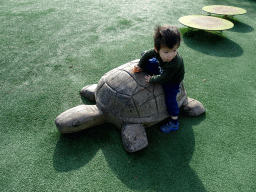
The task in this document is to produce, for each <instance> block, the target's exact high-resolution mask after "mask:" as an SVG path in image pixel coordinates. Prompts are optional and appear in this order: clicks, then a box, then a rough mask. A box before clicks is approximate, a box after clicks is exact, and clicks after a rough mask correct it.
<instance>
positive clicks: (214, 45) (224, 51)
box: [181, 28, 244, 57]
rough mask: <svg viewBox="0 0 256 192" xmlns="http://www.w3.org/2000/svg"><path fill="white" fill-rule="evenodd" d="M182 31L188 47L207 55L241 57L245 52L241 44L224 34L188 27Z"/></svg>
mask: <svg viewBox="0 0 256 192" xmlns="http://www.w3.org/2000/svg"><path fill="white" fill-rule="evenodd" d="M181 33H182V35H183V40H184V43H185V44H186V45H187V46H188V47H190V48H192V49H194V50H196V51H199V52H201V53H204V54H207V55H212V56H216V57H239V56H241V55H243V52H244V51H243V49H242V47H241V46H240V45H238V44H237V43H236V42H234V41H232V40H230V39H228V38H226V37H225V36H224V35H222V34H218V33H215V32H207V31H203V30H191V29H187V28H183V29H181ZM224 33H225V32H224Z"/></svg>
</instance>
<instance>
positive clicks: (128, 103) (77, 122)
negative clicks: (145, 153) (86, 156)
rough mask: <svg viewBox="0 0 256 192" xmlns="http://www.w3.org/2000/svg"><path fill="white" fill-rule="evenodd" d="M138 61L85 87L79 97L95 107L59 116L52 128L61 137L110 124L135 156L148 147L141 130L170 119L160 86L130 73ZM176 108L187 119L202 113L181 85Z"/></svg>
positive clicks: (123, 66)
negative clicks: (82, 97)
mask: <svg viewBox="0 0 256 192" xmlns="http://www.w3.org/2000/svg"><path fill="white" fill-rule="evenodd" d="M138 62H139V60H134V61H131V62H129V63H127V64H124V65H121V66H120V67H117V68H115V69H113V70H111V71H109V72H107V73H106V74H105V75H103V76H102V78H101V79H100V80H99V82H98V84H97V85H96V84H93V85H88V86H85V87H84V88H83V89H82V90H81V92H80V93H81V95H82V96H84V97H87V98H89V99H91V100H95V101H96V105H79V106H77V107H74V108H71V109H69V110H67V111H65V112H63V113H62V114H60V115H59V116H58V117H57V118H56V120H55V124H56V126H57V128H58V129H59V130H60V131H61V132H63V133H72V132H77V131H81V130H84V129H87V128H89V127H93V126H95V125H99V124H102V123H104V122H111V123H113V124H115V125H116V126H117V127H119V128H120V129H121V136H122V141H123V144H124V148H125V150H126V151H128V152H135V151H138V150H141V149H143V148H145V147H146V146H147V145H148V140H147V135H146V131H145V128H146V127H150V126H152V125H154V124H157V123H159V122H160V121H162V120H164V119H166V118H168V117H170V115H169V114H168V112H167V109H166V105H165V96H164V91H163V89H162V86H161V85H160V84H150V83H147V82H146V81H145V78H144V76H145V72H140V73H134V72H133V70H132V68H133V66H134V65H137V64H138ZM177 101H178V105H179V107H180V108H181V107H182V108H183V109H184V111H185V112H186V113H187V114H188V115H190V116H198V115H200V114H202V113H203V112H204V111H205V109H204V107H203V105H202V104H201V103H200V102H199V101H196V100H194V99H191V98H188V97H187V94H186V90H185V88H184V86H183V83H181V86H180V93H178V95H177Z"/></svg>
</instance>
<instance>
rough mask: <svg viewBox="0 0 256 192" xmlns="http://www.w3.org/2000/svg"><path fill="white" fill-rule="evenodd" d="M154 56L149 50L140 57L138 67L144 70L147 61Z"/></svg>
mask: <svg viewBox="0 0 256 192" xmlns="http://www.w3.org/2000/svg"><path fill="white" fill-rule="evenodd" d="M155 56H156V51H155V50H154V49H151V50H149V51H147V52H146V53H144V55H143V56H142V57H141V59H140V61H139V64H138V66H139V67H140V68H142V69H145V68H146V64H147V62H148V60H149V59H152V58H153V57H155Z"/></svg>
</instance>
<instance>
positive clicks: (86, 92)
mask: <svg viewBox="0 0 256 192" xmlns="http://www.w3.org/2000/svg"><path fill="white" fill-rule="evenodd" d="M96 88H97V84H91V85H87V86H85V87H83V88H82V89H81V91H80V94H81V95H82V96H83V97H85V98H87V99H90V100H92V101H95V91H96Z"/></svg>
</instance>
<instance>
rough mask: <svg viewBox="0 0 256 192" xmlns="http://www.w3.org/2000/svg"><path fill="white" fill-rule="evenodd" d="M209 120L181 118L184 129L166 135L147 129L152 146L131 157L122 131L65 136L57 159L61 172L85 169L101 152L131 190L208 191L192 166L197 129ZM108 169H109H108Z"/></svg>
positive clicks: (110, 129) (108, 128)
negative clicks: (125, 146) (204, 121)
mask: <svg viewBox="0 0 256 192" xmlns="http://www.w3.org/2000/svg"><path fill="white" fill-rule="evenodd" d="M204 118H205V113H204V114H203V115H201V116H199V117H188V116H184V115H182V114H181V116H180V122H181V123H180V129H179V130H178V131H176V132H173V133H169V134H164V133H162V132H161V131H160V130H159V128H158V127H159V125H155V126H152V127H150V128H147V136H148V141H149V145H148V147H146V148H145V149H143V150H141V151H138V152H136V153H127V152H125V150H124V147H123V143H122V140H121V136H120V130H118V129H117V128H116V127H115V126H114V125H112V124H103V125H101V126H97V127H93V128H90V129H88V130H84V131H81V132H79V133H75V134H61V135H60V138H59V141H58V143H57V145H56V149H55V153H54V156H53V162H54V163H53V165H54V168H55V170H57V171H59V172H68V171H71V170H77V169H79V168H80V167H83V166H84V165H86V164H87V163H90V161H91V160H92V159H93V158H94V156H95V154H96V153H98V152H99V151H101V152H102V153H103V154H104V156H105V160H106V161H107V163H108V167H109V168H111V170H112V171H113V172H114V173H115V175H116V177H117V178H118V179H119V180H120V181H121V182H122V183H124V184H125V185H126V186H127V187H129V188H130V189H134V190H153V191H206V190H205V188H204V186H203V184H202V182H201V181H200V179H199V178H198V176H197V174H196V173H195V172H194V171H193V170H192V169H191V167H190V166H189V163H190V161H191V159H192V156H193V153H194V148H195V138H194V132H193V126H194V125H197V124H199V123H200V122H201V121H203V120H204ZM106 169H107V168H106Z"/></svg>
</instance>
